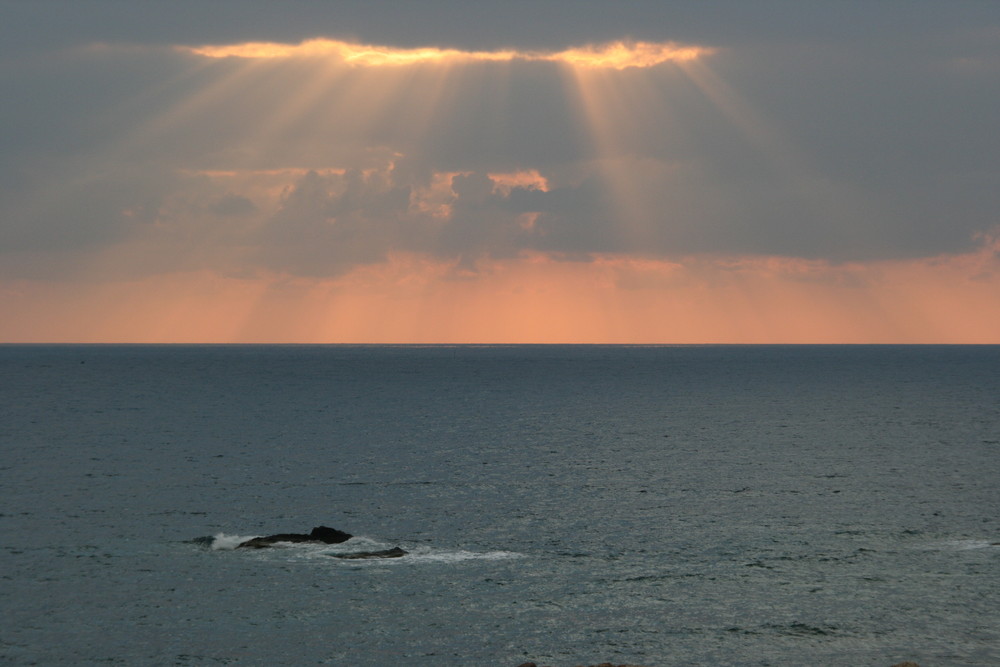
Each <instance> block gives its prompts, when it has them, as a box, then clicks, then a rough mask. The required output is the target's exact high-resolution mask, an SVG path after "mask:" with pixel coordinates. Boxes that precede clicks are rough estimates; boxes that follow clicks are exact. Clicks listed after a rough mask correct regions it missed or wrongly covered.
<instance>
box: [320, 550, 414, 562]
mask: <svg viewBox="0 0 1000 667" xmlns="http://www.w3.org/2000/svg"><path fill="white" fill-rule="evenodd" d="M408 553H409V552H408V551H404V550H403V549H400V548H399V547H393V548H392V549H385V550H383V551H355V552H354V553H348V554H330V555H331V556H333V557H334V558H344V559H355V558H359V559H360V558H402V557H403V556H405V555H406V554H408Z"/></svg>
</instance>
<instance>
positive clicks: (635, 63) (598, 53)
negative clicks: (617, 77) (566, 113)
mask: <svg viewBox="0 0 1000 667" xmlns="http://www.w3.org/2000/svg"><path fill="white" fill-rule="evenodd" d="M176 48H177V49H179V50H180V51H183V52H187V53H192V54H195V55H199V56H203V57H206V58H244V59H248V60H267V59H287V58H323V57H334V58H338V59H340V60H342V61H343V62H345V63H347V64H349V65H354V66H358V67H385V66H405V65H415V64H421V63H448V64H451V63H460V62H510V61H515V60H521V61H549V62H557V63H563V64H566V65H570V66H573V67H586V68H602V69H603V68H607V69H616V70H623V69H628V68H630V67H636V68H645V67H655V66H656V65H662V64H663V63H668V62H674V63H680V62H687V61H690V60H695V59H698V58H701V57H704V56H707V55H711V54H712V53H714V52H715V49H713V48H710V47H707V46H698V45H690V44H678V43H676V42H633V41H615V42H609V43H606V44H596V45H593V44H591V45H586V46H580V47H573V48H569V49H565V50H562V51H518V50H513V49H507V50H500V51H462V50H459V49H443V48H438V47H433V46H429V47H422V48H417V49H402V48H396V47H392V46H375V45H370V44H355V43H351V42H345V41H339V40H332V39H323V38H319V39H310V40H306V41H303V42H300V43H299V44H281V43H278V42H245V43H242V44H221V45H204V46H196V47H194V46H178V47H176Z"/></svg>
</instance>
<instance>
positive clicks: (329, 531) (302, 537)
mask: <svg viewBox="0 0 1000 667" xmlns="http://www.w3.org/2000/svg"><path fill="white" fill-rule="evenodd" d="M352 537H354V536H353V535H351V534H350V533H345V532H344V531H342V530H337V529H336V528H329V527H327V526H316V527H315V528H313V529H312V531H310V532H309V534H308V535H307V534H305V533H278V534H277V535H268V536H267V537H255V538H253V539H252V540H247V541H246V542H241V543H240V544H239V545H237V547H236V548H237V549H242V548H248V549H263V548H265V547H270V546H274V544H275V543H277V542H317V543H321V544H340V543H341V542H346V541H347V540H349V539H351V538H352Z"/></svg>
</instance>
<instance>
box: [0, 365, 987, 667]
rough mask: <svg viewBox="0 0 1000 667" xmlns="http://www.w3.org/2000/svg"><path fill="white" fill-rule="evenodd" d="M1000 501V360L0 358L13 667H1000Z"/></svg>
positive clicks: (7, 638)
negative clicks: (299, 535) (526, 665)
mask: <svg viewBox="0 0 1000 667" xmlns="http://www.w3.org/2000/svg"><path fill="white" fill-rule="evenodd" d="M998 482H1000V347H996V346H986V347H964V346H960V347H947V346H941V347H938V346H914V347H907V346H901V347H897V346H871V347H868V346H844V347H839V346H764V347H743V346H708V347H696V346H682V347H657V346H652V347H605V346H582V347H573V346H569V347H562V346H459V347H445V346H441V347H436V346H432V347H408V346H401V347H366V346H330V347H326V346H301V347H300V346H232V347H229V346H163V347H157V346H0V535H2V545H0V546H2V550H0V582H2V583H0V621H2V622H0V662H6V663H9V664H18V665H20V664H40V665H64V664H65V665H70V664H72V665H79V664H97V663H110V664H130V665H131V664H164V665H198V664H297V665H299V664H330V665H376V666H380V665H386V666H393V665H407V666H411V665H416V666H422V665H428V666H429V665H435V666H438V665H482V666H492V665H497V666H505V665H509V666H511V667H514V666H515V665H518V664H520V663H521V662H524V661H527V660H534V661H537V662H538V663H539V664H548V665H555V666H556V667H562V666H564V665H575V664H580V663H585V664H593V663H597V662H601V661H613V662H616V663H619V662H631V663H638V664H643V665H650V666H658V667H662V666H670V665H806V664H810V665H813V664H815V665H884V666H886V667H888V666H889V665H891V664H893V663H895V662H899V661H902V660H914V661H917V662H919V663H920V664H921V665H923V666H924V667H930V666H936V667H939V666H947V665H998V664H1000V622H998V619H1000V544H998V543H1000V484H998ZM321 524H324V525H328V526H332V527H335V528H339V529H341V530H345V531H348V532H350V533H352V534H354V535H355V536H356V537H355V538H353V539H352V540H350V541H349V542H347V543H345V544H342V545H295V546H288V547H285V548H273V549H262V550H247V549H233V548H232V547H233V546H235V545H236V544H237V543H238V542H239V541H241V540H243V539H246V538H248V537H251V536H256V535H266V534H270V533H279V532H308V531H309V530H310V528H312V527H313V526H317V525H321ZM198 538H201V539H198ZM396 545H399V546H401V547H403V548H404V549H406V550H407V551H409V552H410V553H409V554H408V555H407V556H405V557H403V558H399V559H392V560H379V561H374V560H372V561H347V560H339V559H336V558H331V557H330V555H331V554H333V553H341V552H344V551H359V550H370V549H383V548H388V547H391V546H396Z"/></svg>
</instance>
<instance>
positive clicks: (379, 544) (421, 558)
mask: <svg viewBox="0 0 1000 667" xmlns="http://www.w3.org/2000/svg"><path fill="white" fill-rule="evenodd" d="M255 537H260V535H230V534H227V533H216V534H215V535H211V536H206V537H196V538H194V539H193V540H189V541H190V542H191V543H193V544H199V545H203V546H206V547H208V548H209V549H211V550H212V551H233V550H234V549H236V547H238V546H239V545H240V544H242V543H244V542H246V541H247V540H251V539H253V538H255ZM394 546H402V547H403V548H404V549H406V551H407V554H406V556H404V557H402V558H392V559H373V560H346V559H336V558H329V557H330V556H337V555H343V554H350V553H356V552H359V551H381V550H384V549H389V548H391V547H394ZM241 551H246V550H241ZM249 553H254V554H265V553H277V554H284V555H285V556H293V557H295V558H329V560H330V562H332V563H340V564H341V565H345V566H352V567H356V566H359V565H365V564H375V563H382V564H386V563H459V562H462V561H470V560H487V561H496V560H509V559H513V558H523V557H524V554H521V553H518V552H515V551H470V550H468V549H442V548H437V547H428V546H407V545H405V544H403V545H400V544H398V543H389V542H385V541H382V540H377V539H373V538H370V537H364V536H357V535H356V536H354V537H352V538H351V539H349V540H347V541H346V542H341V543H340V544H335V545H330V544H317V543H315V542H297V543H293V542H279V543H277V544H276V545H275V546H274V547H272V548H269V549H259V550H258V549H253V550H249Z"/></svg>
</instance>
